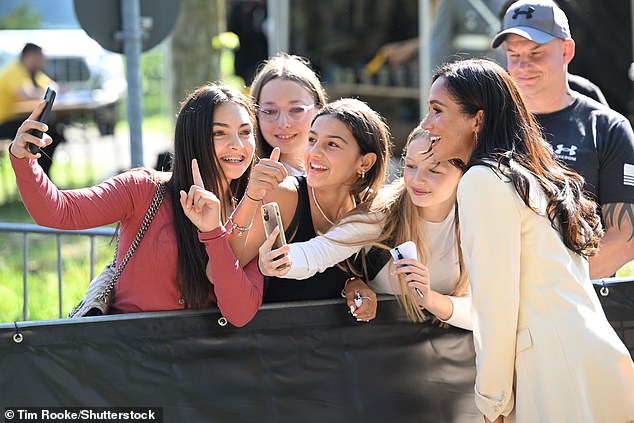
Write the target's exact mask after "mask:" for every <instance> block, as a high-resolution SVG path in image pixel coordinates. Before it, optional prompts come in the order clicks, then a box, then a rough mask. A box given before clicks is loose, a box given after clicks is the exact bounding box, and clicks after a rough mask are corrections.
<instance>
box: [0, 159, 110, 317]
mask: <svg viewBox="0 0 634 423" xmlns="http://www.w3.org/2000/svg"><path fill="white" fill-rule="evenodd" d="M7 161H8V158H7V157H6V155H4V156H3V157H0V163H1V164H2V167H0V172H1V173H0V174H1V175H2V183H3V184H2V189H1V190H0V192H1V193H2V195H1V196H0V221H2V222H10V223H29V224H33V223H34V222H33V220H32V219H31V217H30V216H29V214H28V212H27V211H26V209H25V207H24V205H23V204H22V202H21V201H20V200H19V195H18V194H17V190H16V188H15V182H14V178H13V171H12V170H11V169H10V164H9V163H7ZM7 166H8V171H9V172H11V173H10V175H8V176H10V178H8V177H7V175H6V170H7V169H6V168H7ZM55 166H56V165H55ZM55 166H53V168H52V171H53V178H54V179H55V180H56V181H58V180H59V181H61V182H60V185H62V184H64V185H67V186H68V185H70V186H86V185H88V184H90V181H89V180H88V179H87V178H88V175H89V174H94V173H95V172H94V170H93V171H91V170H90V169H86V170H82V169H71V168H70V167H68V166H60V167H59V168H57V169H55ZM28 239H29V243H28V247H29V252H28V261H27V266H26V268H27V295H28V311H27V319H28V320H43V319H55V318H57V317H59V308H58V304H59V287H58V278H57V239H56V237H55V236H54V235H45V234H30V235H28ZM60 240H61V257H62V311H63V313H62V316H66V315H67V314H68V312H69V311H70V310H71V309H72V308H73V307H74V306H75V304H76V303H77V302H79V300H80V299H81V298H82V297H83V295H84V293H85V292H86V287H87V286H88V282H90V256H89V255H90V241H89V239H88V238H87V237H84V236H79V235H63V236H61V237H60ZM109 243H110V238H108V237H97V238H95V273H98V272H99V271H100V270H101V269H102V268H103V266H105V264H106V262H108V260H110V259H111V258H112V254H113V251H114V245H110V244H109ZM23 252H24V235H23V234H21V233H8V232H0V322H12V321H16V320H23V313H22V308H23V293H24V282H23V272H22V269H23V263H24V253H23Z"/></svg>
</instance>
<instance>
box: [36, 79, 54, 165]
mask: <svg viewBox="0 0 634 423" xmlns="http://www.w3.org/2000/svg"><path fill="white" fill-rule="evenodd" d="M55 95H57V93H56V92H55V90H54V89H52V88H51V87H48V88H47V89H46V92H45V93H44V101H45V102H46V106H44V110H42V114H40V117H39V118H38V119H37V120H38V122H42V123H46V121H47V120H48V115H49V113H51V108H52V107H53V102H54V101H55ZM30 133H31V135H35V136H36V137H38V138H42V135H43V134H42V131H39V130H37V129H32V130H31V132H30ZM29 151H31V153H32V154H37V152H38V151H40V147H39V146H37V145H35V144H31V143H29Z"/></svg>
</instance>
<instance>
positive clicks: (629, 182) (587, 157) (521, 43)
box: [492, 0, 634, 279]
mask: <svg viewBox="0 0 634 423" xmlns="http://www.w3.org/2000/svg"><path fill="white" fill-rule="evenodd" d="M492 46H493V47H494V48H497V47H499V46H503V47H504V48H505V51H506V57H507V69H508V71H509V73H510V75H511V76H512V77H513V79H514V80H515V82H516V83H517V84H518V86H519V87H520V90H521V91H522V94H523V96H524V99H525V100H526V104H527V106H528V108H529V110H530V111H531V112H533V113H534V114H535V116H536V118H537V120H538V122H539V124H540V125H541V127H542V128H543V129H544V135H545V137H546V139H547V140H548V141H549V142H550V143H551V145H552V147H553V150H554V152H555V155H556V156H557V158H558V159H559V160H560V161H562V162H564V163H565V164H567V165H568V166H569V167H571V168H572V169H574V170H575V171H577V172H578V173H579V174H581V175H582V176H583V177H584V178H585V180H586V185H585V188H586V190H587V191H588V192H589V193H590V194H591V195H592V196H593V197H594V199H595V200H596V201H597V202H598V204H599V205H600V206H601V212H602V218H603V225H604V228H605V236H604V237H603V240H602V243H601V247H600V251H599V254H597V255H595V256H593V257H591V258H590V276H591V277H592V278H595V279H596V278H603V277H608V276H611V275H613V274H615V273H616V271H617V270H619V269H620V268H621V267H622V266H623V265H624V264H626V263H628V262H630V261H631V260H634V207H633V203H634V132H633V131H632V127H631V125H630V122H629V121H628V120H627V119H626V118H625V117H624V116H622V115H621V114H619V113H617V112H616V111H614V110H612V109H610V108H608V107H606V106H604V105H602V104H600V103H598V102H596V101H594V100H592V99H591V98H589V97H586V96H584V95H582V94H579V93H577V92H574V91H572V90H571V89H570V88H569V85H568V80H567V73H568V64H569V63H570V62H571V61H572V59H573V57H574V54H575V42H574V40H573V39H572V36H571V32H570V27H569V25H568V19H567V18H566V15H565V13H564V12H563V11H562V10H561V9H560V8H559V7H558V6H557V4H556V3H555V2H554V1H552V0H520V1H517V2H515V3H512V4H511V5H510V6H509V7H508V9H507V10H506V13H505V15H504V23H503V29H502V31H501V32H500V33H499V34H497V35H496V36H495V37H494V38H493V42H492Z"/></svg>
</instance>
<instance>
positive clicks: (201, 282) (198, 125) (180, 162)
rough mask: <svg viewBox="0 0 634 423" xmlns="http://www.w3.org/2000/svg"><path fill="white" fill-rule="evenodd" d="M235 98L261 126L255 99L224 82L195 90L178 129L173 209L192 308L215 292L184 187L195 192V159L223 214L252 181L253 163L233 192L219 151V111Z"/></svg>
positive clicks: (182, 278)
mask: <svg viewBox="0 0 634 423" xmlns="http://www.w3.org/2000/svg"><path fill="white" fill-rule="evenodd" d="M222 103H235V104H237V105H239V106H241V107H244V108H245V109H246V110H247V111H248V113H249V116H250V118H251V123H252V125H253V129H254V131H255V128H256V126H255V125H256V119H255V109H254V106H253V102H252V101H251V100H250V99H249V98H248V97H246V96H245V95H243V94H242V93H240V92H239V91H238V90H236V89H234V88H231V87H227V86H222V85H214V84H209V85H203V86H201V87H198V88H196V89H195V90H194V91H192V92H191V93H190V94H189V95H188V96H187V97H186V98H185V100H183V102H182V103H181V105H180V108H179V111H178V117H177V119H176V129H175V134H174V155H173V157H172V177H171V178H170V180H169V181H168V182H167V186H168V192H169V193H170V200H171V202H172V208H173V209H174V230H175V231H176V240H177V247H178V269H177V278H178V286H179V289H180V291H181V295H182V296H183V299H184V300H185V307H186V308H203V307H206V306H208V302H209V294H210V293H211V292H212V291H213V286H212V284H211V283H210V281H209V279H208V278H207V275H206V273H205V269H206V266H207V261H208V259H207V253H206V252H205V246H204V245H203V244H202V243H200V242H199V241H198V232H197V228H196V227H195V226H194V225H193V224H192V223H191V221H190V220H189V219H188V218H187V217H186V216H185V214H184V213H183V209H182V207H181V203H180V194H179V193H180V191H181V190H184V191H185V192H187V191H189V188H190V187H191V186H192V184H193V182H194V178H193V175H192V170H191V162H192V159H194V158H196V159H197V161H198V166H199V168H200V174H201V176H202V178H203V182H204V184H205V188H206V189H207V190H209V191H211V192H213V193H214V194H216V196H217V197H218V198H219V199H220V201H221V204H222V208H221V210H222V212H221V219H222V221H224V220H225V219H226V218H227V216H226V213H225V210H226V208H227V205H228V204H235V202H236V199H240V198H242V196H243V195H244V192H245V190H246V186H247V183H248V181H249V174H250V173H251V167H252V166H253V160H251V164H250V165H249V168H248V169H247V170H246V171H245V172H244V173H243V174H242V176H241V177H240V178H239V179H234V180H232V181H231V182H230V184H229V191H228V192H227V191H226V190H224V189H223V187H222V181H223V180H224V179H225V177H224V173H223V171H222V167H221V166H220V161H219V159H218V157H217V156H216V153H215V148H214V139H213V136H212V124H213V116H214V111H215V109H216V106H218V105H219V104H222Z"/></svg>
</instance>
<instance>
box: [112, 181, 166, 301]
mask: <svg viewBox="0 0 634 423" xmlns="http://www.w3.org/2000/svg"><path fill="white" fill-rule="evenodd" d="M165 191H167V185H165V184H161V183H159V185H158V187H157V189H156V193H155V194H154V198H152V202H151V203H150V207H149V208H148V209H147V212H145V217H143V222H141V227H140V228H139V231H138V232H137V234H136V237H134V240H133V241H132V244H130V248H128V252H127V253H126V255H125V257H123V260H121V264H120V265H119V268H118V269H117V271H116V272H115V274H114V276H113V277H112V280H111V281H110V283H109V284H108V286H107V287H106V289H105V291H104V292H103V294H102V296H101V298H102V299H105V298H107V297H108V296H109V295H110V292H111V291H112V290H113V289H114V286H115V284H116V283H117V281H118V280H119V276H121V272H123V269H124V268H125V266H126V264H128V261H130V258H131V257H132V254H133V253H134V251H135V250H136V247H138V246H139V243H140V242H141V240H142V239H143V236H144V235H145V232H146V231H147V229H148V227H149V226H150V223H152V219H154V216H156V212H157V211H158V209H159V206H160V205H161V202H162V201H163V197H164V196H165ZM118 249H119V237H117V247H116V248H115V263H116V257H117V250H118Z"/></svg>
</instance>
